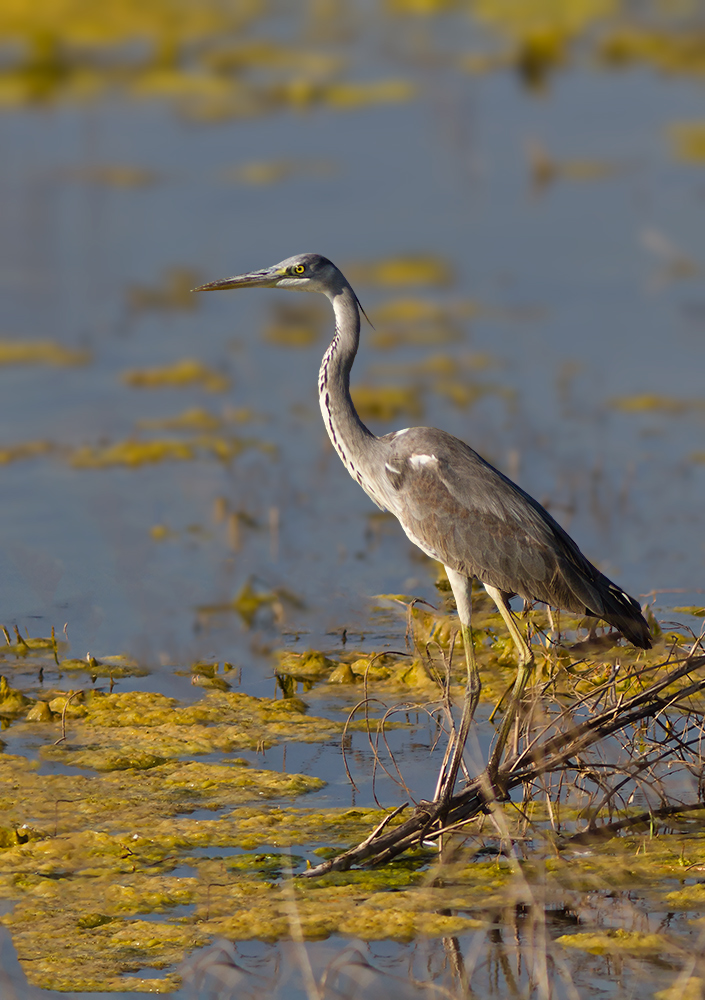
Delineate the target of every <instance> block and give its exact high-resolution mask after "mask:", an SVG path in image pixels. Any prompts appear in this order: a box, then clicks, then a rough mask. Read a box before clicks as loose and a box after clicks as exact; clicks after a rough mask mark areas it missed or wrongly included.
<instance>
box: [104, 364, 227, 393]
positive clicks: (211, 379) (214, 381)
mask: <svg viewBox="0 0 705 1000" xmlns="http://www.w3.org/2000/svg"><path fill="white" fill-rule="evenodd" d="M122 381H123V382H124V383H125V384H126V385H130V386H134V387H136V388H139V389H162V388H165V389H183V388H185V387H186V386H193V385H198V386H200V387H201V388H203V389H206V390H207V391H208V392H227V390H228V389H229V388H230V380H229V379H228V378H226V376H225V375H223V374H222V372H218V371H216V370H215V369H214V368H209V367H208V366H207V365H204V364H203V362H202V361H197V360H196V359H195V358H184V359H183V360H181V361H175V362H174V363H173V364H171V365H165V366H164V367H163V368H143V369H135V370H133V371H128V372H125V373H124V374H123V376H122Z"/></svg>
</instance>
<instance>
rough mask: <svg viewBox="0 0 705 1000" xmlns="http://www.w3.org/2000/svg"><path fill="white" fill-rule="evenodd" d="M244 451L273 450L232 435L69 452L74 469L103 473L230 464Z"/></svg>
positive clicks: (87, 447) (121, 443)
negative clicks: (206, 461) (202, 462)
mask: <svg viewBox="0 0 705 1000" xmlns="http://www.w3.org/2000/svg"><path fill="white" fill-rule="evenodd" d="M246 448H258V449H259V450H260V451H263V452H265V453H269V454H272V453H273V452H274V450H275V449H274V447H273V446H272V445H269V444H267V443H266V442H264V441H256V440H253V439H244V438H240V437H236V436H234V435H224V434H197V435H195V436H194V437H188V438H161V439H157V440H151V441H141V440H138V439H136V438H130V439H129V440H127V441H116V442H115V443H114V444H109V445H85V446H83V447H81V448H76V450H75V451H73V452H71V453H70V456H69V460H70V462H71V465H73V466H74V467H75V468H77V469H103V468H107V467H109V466H113V465H126V466H128V467H130V468H137V467H139V466H140V465H153V464H155V463H157V462H191V461H194V460H195V459H197V458H216V459H218V461H220V462H230V461H232V460H233V459H234V458H237V457H238V455H240V454H241V453H242V452H243V451H244V450H245V449H246Z"/></svg>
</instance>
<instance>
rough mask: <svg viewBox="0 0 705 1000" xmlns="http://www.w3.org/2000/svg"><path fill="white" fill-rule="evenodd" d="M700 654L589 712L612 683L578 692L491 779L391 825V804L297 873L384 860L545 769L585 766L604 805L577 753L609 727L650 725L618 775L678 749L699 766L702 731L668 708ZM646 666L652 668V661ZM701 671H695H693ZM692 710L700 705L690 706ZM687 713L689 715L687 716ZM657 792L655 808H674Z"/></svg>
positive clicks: (686, 705) (697, 667)
mask: <svg viewBox="0 0 705 1000" xmlns="http://www.w3.org/2000/svg"><path fill="white" fill-rule="evenodd" d="M703 668H705V656H694V655H691V656H688V657H686V658H685V659H684V660H682V661H675V665H674V661H671V663H670V664H664V665H662V669H665V670H666V672H665V673H663V674H662V676H661V677H660V678H659V679H657V680H655V681H653V682H652V683H650V684H648V685H647V686H645V687H644V689H643V690H642V691H640V692H639V693H637V694H635V695H634V696H633V697H631V698H627V699H623V698H618V699H616V700H615V701H614V703H613V704H612V705H610V707H608V708H604V709H603V710H601V711H597V713H596V714H592V715H588V710H589V709H590V708H593V709H594V708H595V707H596V706H599V705H600V704H601V703H602V700H603V699H604V698H605V697H606V692H607V691H608V689H609V688H610V687H611V685H605V686H603V687H602V688H600V689H599V690H598V691H596V692H594V693H593V694H592V695H591V696H590V698H588V697H584V698H582V699H579V700H578V701H577V703H575V704H573V705H572V706H571V707H570V709H562V710H561V711H560V712H559V713H558V714H556V715H554V717H553V718H550V719H549V720H548V721H547V723H546V724H545V725H544V726H543V727H542V728H540V729H539V730H538V732H531V734H530V736H528V737H527V738H526V739H525V745H524V746H523V747H522V749H521V750H517V751H512V752H510V753H508V754H507V755H506V756H505V759H504V760H503V761H502V762H501V764H500V765H499V768H498V770H497V773H496V775H495V776H494V781H493V782H491V781H490V779H489V776H488V773H487V771H486V770H485V771H484V772H483V773H481V774H480V775H478V776H477V777H475V778H473V779H472V780H470V781H468V782H467V784H466V785H465V787H464V788H463V789H462V790H461V791H459V792H456V793H455V794H453V795H451V796H445V797H444V796H440V797H438V798H436V799H434V800H433V801H421V802H419V804H418V805H417V806H416V808H415V809H414V811H413V813H412V814H411V816H409V818H408V819H406V820H405V821H404V822H402V823H401V824H400V825H398V826H390V821H391V820H392V819H394V818H395V817H396V816H397V815H398V814H399V813H400V812H402V811H403V810H404V809H406V808H407V807H406V806H401V807H399V808H398V809H395V810H394V811H393V812H391V813H390V814H389V815H388V816H386V817H385V819H384V820H383V821H382V822H381V823H380V824H379V826H378V827H377V828H376V829H375V830H373V831H372V833H371V834H370V836H369V837H367V838H366V839H365V840H363V841H362V843H360V844H358V845H357V846H355V847H353V848H351V849H350V850H347V851H345V852H344V853H343V854H340V855H338V856H337V857H334V858H331V859H330V860H328V861H325V862H324V863H322V864H320V865H316V867H314V868H311V869H309V870H308V871H306V872H305V873H303V877H308V878H317V877H320V876H321V875H325V874H327V873H328V872H333V871H347V870H348V869H350V868H352V867H353V866H356V865H363V864H364V865H366V866H369V865H380V864H384V863H385V862H388V861H391V860H392V859H393V858H395V857H397V855H399V854H401V853H402V852H403V851H405V850H407V849H408V848H411V847H414V846H416V845H418V844H419V843H420V842H421V841H424V840H428V839H436V838H438V837H439V836H441V835H443V834H445V833H447V832H450V831H451V830H453V829H457V828H458V826H459V825H460V824H463V823H466V822H467V821H468V820H470V819H472V818H473V817H475V816H477V815H479V814H480V813H483V812H487V811H488V810H489V809H490V808H491V807H492V806H493V805H494V803H496V802H497V801H502V800H505V799H506V798H507V797H508V794H509V792H510V791H511V790H512V789H513V788H516V787H518V786H520V785H524V786H527V785H529V784H531V783H532V782H534V781H536V780H537V779H539V778H541V777H542V776H544V775H547V774H551V773H555V772H563V771H566V770H570V771H572V772H574V773H575V774H576V775H578V776H579V775H580V774H581V772H585V773H588V774H589V776H590V777H591V779H592V780H597V784H598V786H600V787H602V788H606V790H605V791H604V794H603V795H602V797H601V801H600V802H599V807H604V805H605V804H606V803H608V802H609V801H610V800H611V799H613V798H614V797H615V795H616V794H618V791H619V784H618V785H617V786H611V787H606V786H604V783H601V779H599V778H598V779H595V776H594V767H592V768H591V766H590V765H589V764H588V763H586V762H585V758H584V755H585V754H586V752H587V751H589V750H594V749H595V748H596V746H597V745H598V744H601V743H603V742H604V741H606V740H607V739H608V738H609V737H613V736H615V734H617V733H619V732H622V731H625V730H630V731H633V730H634V728H635V727H637V726H644V725H645V724H646V723H647V722H648V723H650V724H651V725H652V726H655V727H656V729H655V733H654V735H653V736H652V737H651V740H650V743H649V744H648V745H649V752H648V753H646V754H644V753H643V752H641V753H640V754H639V756H638V757H635V756H634V754H633V753H631V754H630V762H629V767H627V768H624V767H622V768H621V769H619V770H620V774H621V781H622V782H623V783H624V782H631V783H632V784H633V783H634V782H637V783H638V778H639V774H640V773H641V772H644V771H646V770H650V771H651V772H652V773H655V769H656V768H657V765H658V762H659V761H664V760H665V759H666V758H667V757H677V758H678V759H679V760H680V761H681V763H684V764H685V766H686V767H688V766H689V764H688V760H687V759H686V757H687V755H690V756H691V758H692V763H691V766H690V769H691V770H694V769H695V770H698V777H699V780H701V776H700V774H699V765H697V763H696V761H697V759H699V757H700V749H701V743H702V741H703V738H704V737H703V732H702V729H701V726H700V725H697V726H691V727H690V729H689V728H688V723H686V724H685V728H683V727H681V729H680V730H678V728H677V727H676V726H674V725H673V722H672V719H671V717H670V715H669V714H668V713H676V712H678V713H683V712H686V713H689V714H691V715H692V713H693V704H692V702H689V699H692V698H693V697H695V696H697V695H699V694H701V693H702V692H703V691H705V671H704V670H703ZM651 669H653V668H651ZM698 675H700V676H698ZM697 714H698V715H699V714H700V713H697ZM686 718H688V716H686ZM661 798H662V810H654V812H657V811H661V812H662V811H663V810H664V809H665V810H666V811H667V812H668V810H671V811H677V809H678V807H676V806H672V805H669V804H667V803H666V802H665V801H663V796H661ZM689 808H693V806H692V805H691V806H690V807H689Z"/></svg>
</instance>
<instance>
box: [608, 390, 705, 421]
mask: <svg viewBox="0 0 705 1000" xmlns="http://www.w3.org/2000/svg"><path fill="white" fill-rule="evenodd" d="M610 406H612V407H613V408H614V409H615V410H623V411H624V412H625V413H665V414H668V415H669V416H677V415H679V414H681V413H692V412H705V399H676V398H674V397H672V396H660V395H657V394H656V393H640V394H639V395H636V396H620V397H617V398H615V399H612V400H610Z"/></svg>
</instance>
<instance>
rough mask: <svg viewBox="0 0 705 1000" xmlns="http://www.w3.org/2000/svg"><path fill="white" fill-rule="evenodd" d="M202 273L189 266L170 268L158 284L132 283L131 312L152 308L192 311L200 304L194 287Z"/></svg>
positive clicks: (129, 293)
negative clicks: (193, 292) (194, 293)
mask: <svg viewBox="0 0 705 1000" xmlns="http://www.w3.org/2000/svg"><path fill="white" fill-rule="evenodd" d="M200 280H201V279H200V275H199V274H198V272H197V271H193V270H191V268H189V267H172V268H169V269H168V270H167V271H165V272H164V274H163V275H162V277H161V281H160V282H159V284H157V285H130V287H129V288H128V289H127V306H128V309H129V310H130V311H131V312H143V311H146V310H151V309H181V310H186V311H187V312H191V311H193V310H194V309H196V308H197V306H198V297H197V296H195V295H193V294H192V289H193V288H195V286H196V285H198V284H199V283H200Z"/></svg>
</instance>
